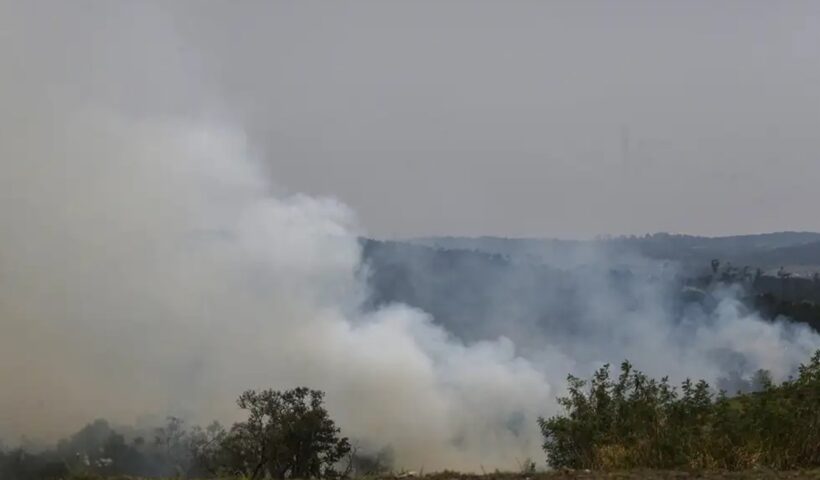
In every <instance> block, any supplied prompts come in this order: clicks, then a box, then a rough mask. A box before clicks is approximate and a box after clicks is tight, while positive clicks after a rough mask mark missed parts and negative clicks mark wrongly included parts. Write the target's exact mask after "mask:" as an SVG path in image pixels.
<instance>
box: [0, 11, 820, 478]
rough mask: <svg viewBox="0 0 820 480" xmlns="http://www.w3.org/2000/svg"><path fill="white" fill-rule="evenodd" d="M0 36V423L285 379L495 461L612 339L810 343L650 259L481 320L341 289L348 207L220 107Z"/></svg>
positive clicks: (618, 348) (429, 454)
mask: <svg viewBox="0 0 820 480" xmlns="http://www.w3.org/2000/svg"><path fill="white" fill-rule="evenodd" d="M159 25H162V23H161V22H160V23H159ZM160 30H161V29H160ZM15 35H16V34H15ZM20 35H22V34H20ZM6 48H8V47H6ZM31 48H32V49H35V48H36V46H31ZM17 53H18V54H19V52H17ZM10 58H13V59H14V60H13V62H12V63H13V66H14V68H13V69H12V73H11V74H10V75H9V76H7V77H6V80H4V82H6V83H5V84H4V85H2V86H3V88H0V92H2V93H0V96H1V97H0V98H2V99H3V100H4V103H5V104H6V105H9V106H11V108H10V109H4V112H3V113H2V114H1V116H0V127H2V128H0V385H2V390H0V436H2V437H4V438H10V439H16V438H20V437H21V436H23V435H26V436H30V437H33V438H43V439H54V438H57V437H59V436H61V435H65V434H67V433H69V432H72V431H74V430H76V429H77V428H78V427H79V426H81V425H82V424H84V423H85V422H87V421H89V420H91V419H93V418H97V417H105V418H109V419H112V420H115V421H117V422H123V423H131V422H135V421H137V420H139V418H141V417H142V416H144V415H146V414H156V415H163V414H166V413H173V414H177V415H181V416H184V417H186V418H189V419H191V420H192V421H200V422H202V421H207V420H210V419H212V418H217V419H220V420H222V421H231V420H233V419H235V418H236V415H237V414H238V412H237V411H236V409H235V408H234V403H233V401H234V398H235V397H236V395H238V394H239V393H240V392H241V391H243V390H245V389H247V388H268V387H271V388H289V387H293V386H297V385H308V386H310V387H312V388H318V389H322V390H325V391H326V392H327V401H328V404H329V408H330V410H331V413H332V415H333V417H334V418H336V419H337V420H338V422H339V424H340V426H341V427H342V428H343V430H344V433H345V434H346V435H348V436H350V437H352V438H354V439H359V440H361V441H363V442H365V443H366V444H367V445H371V446H372V447H373V448H381V447H383V446H390V447H392V448H393V450H394V451H395V452H396V457H397V463H398V464H399V465H400V466H405V467H408V468H421V467H424V468H425V469H426V470H435V469H443V468H456V469H464V470H477V469H479V468H481V466H483V467H486V468H494V467H498V468H515V467H516V465H517V462H518V461H519V460H521V459H523V458H525V457H528V456H529V457H533V458H540V457H541V451H540V441H541V440H540V438H539V434H538V431H537V426H536V422H535V418H536V417H537V416H538V415H549V414H551V413H555V412H556V411H557V406H556V403H555V396H556V395H558V394H560V393H561V390H562V388H563V385H564V382H563V380H564V376H565V375H566V374H567V373H569V372H575V373H581V374H583V373H585V372H588V371H590V370H591V369H592V368H595V367H597V366H599V365H600V364H601V363H602V362H605V361H619V360H621V359H623V358H629V359H630V360H632V361H633V362H634V363H635V364H636V365H638V366H639V367H644V368H646V369H647V370H649V371H650V373H658V374H667V373H669V374H671V375H672V376H673V379H681V378H683V377H685V376H687V375H690V376H697V377H705V378H707V379H710V380H715V379H717V378H719V377H720V376H721V375H723V374H725V373H726V368H727V366H730V367H731V368H733V369H736V370H738V372H739V373H740V374H741V376H744V375H745V376H748V375H749V374H751V372H753V371H754V370H756V369H757V368H761V367H762V368H769V369H771V370H773V373H774V374H775V375H776V376H783V375H786V374H788V372H789V371H791V369H792V368H793V367H794V365H796V363H797V362H799V361H801V360H803V359H805V358H806V357H807V356H808V353H809V352H810V351H811V350H813V349H814V348H817V347H818V346H820V338H818V336H817V335H816V334H814V333H811V332H809V331H808V330H806V329H805V328H804V327H800V326H787V325H786V324H781V323H777V324H770V323H766V322H764V321H762V320H761V319H759V318H758V317H757V316H756V315H754V314H753V313H750V312H745V311H743V309H742V307H741V306H740V304H739V302H738V301H737V300H736V298H735V297H736V295H735V294H734V293H733V292H731V291H725V292H719V293H718V295H717V307H716V308H715V309H713V310H709V311H700V310H694V311H688V312H685V314H684V315H677V314H675V313H674V312H673V311H672V309H671V308H670V307H669V304H668V292H667V291H666V289H665V285H666V284H665V283H664V282H652V281H649V280H640V279H637V280H633V281H631V282H629V283H628V284H626V285H625V286H624V287H618V288H614V287H613V286H612V285H611V284H610V283H606V282H605V281H604V280H603V276H601V275H599V274H598V273H599V272H596V271H592V272H588V273H587V274H585V275H583V276H582V277H580V279H579V282H581V283H582V284H583V285H584V289H583V292H584V296H583V298H582V300H581V301H582V303H583V306H584V308H583V310H582V315H579V316H577V317H574V318H572V319H564V322H561V321H560V320H561V319H553V320H554V321H551V322H549V323H548V324H546V325H541V324H539V325H528V326H526V330H525V329H524V328H523V327H524V326H522V325H519V324H515V323H511V324H510V326H509V327H508V328H507V330H506V331H504V332H501V331H496V332H494V333H497V334H496V335H486V336H485V337H484V338H477V339H476V338H467V337H466V336H464V335H459V334H458V332H457V331H452V330H449V329H448V328H446V325H444V324H442V323H441V322H440V321H437V320H436V319H434V318H432V317H431V316H430V315H428V314H427V313H425V312H424V311H421V310H418V309H414V308H411V307H409V306H406V305H402V304H391V305H386V306H383V307H381V308H377V309H364V308H362V305H363V304H365V303H366V299H367V298H368V295H369V292H368V288H367V282H366V281H365V280H366V279H367V278H368V275H370V274H372V272H371V271H369V268H368V265H367V264H364V263H363V262H362V260H361V247H360V244H359V242H358V238H359V236H360V235H363V234H364V233H365V231H364V230H363V228H362V227H361V226H360V225H358V224H357V220H356V216H355V214H354V212H352V211H351V210H350V209H349V208H347V207H346V206H344V205H343V204H341V203H340V202H338V201H336V200H334V199H332V198H317V197H312V196H306V195H300V194H291V193H288V192H286V191H284V190H282V188H281V187H277V186H276V185H274V184H272V183H271V182H270V181H268V178H271V173H270V172H268V171H267V170H266V169H264V168H263V167H262V166H261V165H262V163H261V162H259V161H258V158H256V154H255V153H254V151H253V145H252V144H251V143H250V142H249V141H248V139H247V138H245V137H244V135H243V134H242V129H241V128H235V127H233V126H232V125H230V122H218V121H209V120H202V116H201V115H200V116H193V115H182V114H178V113H177V112H170V113H169V111H168V110H169V109H163V108H159V107H157V106H156V105H158V104H160V103H162V100H157V99H156V98H153V97H152V96H151V95H150V89H148V90H144V91H143V90H140V91H138V96H139V97H144V98H146V99H147V100H146V102H147V103H145V104H142V105H141V107H140V108H135V104H132V103H131V102H124V103H119V102H112V101H110V99H111V98H119V97H120V96H123V95H124V91H125V90H123V92H119V93H117V92H114V93H112V91H111V90H105V92H106V94H105V95H102V96H97V95H95V94H93V93H89V92H91V91H92V90H93V89H90V90H87V89H86V88H85V87H82V86H83V85H85V84H84V83H83V82H81V81H78V82H77V83H75V84H66V85H56V84H55V85H52V82H51V79H53V78H61V77H60V76H59V75H58V76H57V77H51V76H50V74H51V73H54V71H53V70H52V69H53V68H56V67H54V65H53V64H50V63H48V62H43V63H37V62H36V61H34V63H33V65H35V66H38V68H35V69H34V72H33V73H32V71H31V70H28V69H25V68H23V63H24V58H23V56H20V55H16V56H15V55H12V56H11V57H10ZM35 60H36V59H35ZM168 63H169V65H170V64H173V63H174V62H172V61H169V62H168ZM40 67H42V68H40ZM84 74H88V73H87V72H86V73H84ZM89 75H90V76H91V77H92V78H94V75H93V73H92V74H89ZM143 75H144V77H143V76H141V77H140V78H146V79H147V78H149V77H150V75H147V74H144V73H143ZM184 77H185V76H184V75H171V74H169V78H173V79H175V80H174V81H179V80H178V79H179V78H184ZM117 78H119V77H117ZM43 79H45V80H43ZM120 80H121V79H120ZM57 83H59V82H57ZM173 83H174V82H170V80H169V85H170V84H173ZM183 84H185V83H184V82H183ZM49 85H52V86H53V89H49V88H47V87H48V86H49ZM90 85H92V86H93V85H96V83H95V82H92V83H91V84H90ZM124 85H133V84H131V83H128V82H125V83H124ZM6 87H9V88H6ZM80 87H82V88H80ZM123 88H124V87H123ZM165 98H168V97H167V94H166V96H161V99H165ZM135 103H140V102H135ZM181 103H185V102H182V101H181ZM180 108H182V107H180ZM153 109H156V112H159V113H155V112H146V110H148V111H151V110H153ZM171 110H174V109H171ZM226 123H227V125H226ZM273 178H275V172H273ZM374 201H378V199H374ZM397 215H398V212H397ZM598 260H600V264H601V265H602V267H601V268H604V267H603V266H604V265H606V264H607V262H608V261H609V260H608V259H606V258H604V257H601V258H600V259H598ZM642 278H643V277H642ZM510 281H511V282H513V281H515V280H514V279H512V278H511V279H510ZM623 288H625V289H626V293H624V290H623ZM547 298H552V299H554V301H555V302H556V303H557V302H561V298H560V296H559V295H555V294H554V292H553V294H552V296H548V297H547ZM515 301H516V298H514V297H512V298H498V299H497V303H499V304H505V305H507V306H510V307H512V306H511V305H510V303H512V302H515ZM522 308H523V307H522ZM502 310H503V309H502ZM494 321H495V322H498V324H502V323H503V322H504V318H497V319H495V320H494ZM519 327H521V328H519ZM477 328H478V326H477ZM485 331H489V332H493V330H492V329H486V330H485ZM533 332H536V333H537V335H536V334H535V333H533ZM524 337H531V338H533V339H537V342H536V341H531V342H529V343H527V344H526V345H524V344H523V342H522V341H521V340H520V339H522V338H524Z"/></svg>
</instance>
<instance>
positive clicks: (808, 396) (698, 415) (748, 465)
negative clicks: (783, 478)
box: [539, 351, 820, 471]
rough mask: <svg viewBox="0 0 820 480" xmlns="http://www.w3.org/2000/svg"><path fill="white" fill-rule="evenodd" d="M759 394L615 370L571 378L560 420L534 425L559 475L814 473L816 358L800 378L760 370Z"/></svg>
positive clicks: (819, 399) (818, 454) (818, 433)
mask: <svg viewBox="0 0 820 480" xmlns="http://www.w3.org/2000/svg"><path fill="white" fill-rule="evenodd" d="M756 383H757V384H758V386H759V387H760V391H758V392H756V393H750V394H744V395H737V396H734V397H728V396H727V395H726V394H725V392H720V393H718V394H717V395H714V394H713V393H712V390H711V388H710V386H709V385H708V384H707V383H706V382H704V381H700V382H697V383H693V382H691V381H689V380H687V381H685V382H684V383H683V384H682V385H681V387H680V389H677V388H674V387H672V386H671V385H670V384H669V381H668V379H667V378H663V379H661V380H660V381H658V380H655V379H650V378H648V377H647V376H646V375H644V374H643V373H641V372H639V371H636V370H634V369H633V367H632V365H630V364H629V362H624V363H623V364H622V365H621V371H620V375H619V376H618V378H617V380H612V379H611V378H610V370H609V366H608V365H606V366H604V367H603V368H601V369H600V370H598V371H597V372H596V373H595V375H594V376H593V377H592V379H590V380H589V381H584V380H580V379H578V378H575V377H573V376H570V377H569V394H568V395H567V396H566V397H563V398H561V399H559V401H560V403H561V405H562V406H563V407H564V408H565V414H563V415H558V416H554V417H551V418H548V419H545V418H540V419H539V424H540V427H541V431H542V433H543V435H544V450H545V452H546V453H547V458H548V462H549V464H550V465H551V466H553V467H556V468H562V467H566V468H573V469H592V470H622V469H635V468H649V469H709V470H730V471H738V470H745V469H752V468H770V469H776V470H788V469H803V468H811V467H817V466H820V408H818V407H820V351H818V352H817V353H816V354H815V355H814V356H813V357H812V358H811V360H810V361H809V363H808V364H806V365H801V366H800V368H799V372H798V376H797V378H792V379H789V380H787V381H785V382H783V383H782V384H779V385H775V384H773V383H772V382H771V380H770V378H769V376H768V374H767V373H766V372H764V371H761V372H759V373H758V376H757V378H756Z"/></svg>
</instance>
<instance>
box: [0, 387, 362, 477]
mask: <svg viewBox="0 0 820 480" xmlns="http://www.w3.org/2000/svg"><path fill="white" fill-rule="evenodd" d="M323 399H324V394H323V393H322V392H320V391H317V390H309V389H307V388H304V387H300V388H296V389H293V390H288V391H284V392H279V391H273V390H264V391H261V392H258V393H257V392H254V391H247V392H245V393H243V394H242V395H241V396H240V397H239V400H238V405H239V407H240V408H242V409H243V410H247V412H248V419H247V420H246V421H244V422H239V423H236V424H234V425H233V427H232V428H231V429H230V431H226V430H225V429H224V428H223V427H222V426H221V425H220V424H219V423H216V422H214V423H212V424H210V425H208V426H207V427H205V428H202V427H198V426H195V427H193V428H191V429H187V428H186V426H185V423H184V422H183V421H182V420H181V419H179V418H176V417H168V419H167V423H166V424H165V425H164V426H163V427H160V428H157V429H155V430H154V431H153V432H150V434H149V435H145V434H139V433H142V432H134V431H127V432H126V433H125V434H124V433H121V432H118V431H115V430H114V429H112V428H111V427H110V426H109V424H108V422H106V421H105V420H95V421H94V422H92V423H90V424H88V425H86V426H85V427H84V428H83V429H81V430H80V431H79V432H77V433H76V434H74V435H72V436H71V437H69V438H67V439H64V440H62V441H60V442H59V444H58V446H57V448H56V449H53V450H46V451H42V452H39V453H32V452H29V451H26V450H23V449H16V450H11V451H4V450H3V449H2V448H0V479H2V480H48V479H55V480H56V479H65V478H74V479H81V478H82V479H97V478H112V477H115V476H117V475H126V476H144V477H174V478H180V477H187V478H215V477H225V476H235V475H240V476H242V477H247V478H249V479H257V478H261V477H264V476H271V477H274V478H285V477H290V478H304V479H307V478H319V477H330V476H338V475H339V474H338V472H336V471H335V466H336V465H337V464H338V463H340V460H341V459H342V458H343V457H345V456H346V455H348V454H349V453H350V444H349V442H348V440H347V439H346V438H340V437H339V429H338V428H337V427H336V425H335V423H334V422H333V420H331V418H330V416H329V414H328V412H327V410H326V409H325V408H324V406H323ZM146 437H147V438H151V437H153V438H152V439H151V440H148V441H147V440H145V438H146ZM347 463H348V465H349V467H348V468H351V467H350V465H352V456H351V458H350V459H349V461H348V462H347Z"/></svg>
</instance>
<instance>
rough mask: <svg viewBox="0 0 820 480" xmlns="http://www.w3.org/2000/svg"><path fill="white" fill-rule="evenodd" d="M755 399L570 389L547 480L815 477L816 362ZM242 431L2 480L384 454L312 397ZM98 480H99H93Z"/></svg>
mask: <svg viewBox="0 0 820 480" xmlns="http://www.w3.org/2000/svg"><path fill="white" fill-rule="evenodd" d="M753 383H754V384H755V391H753V392H751V393H743V394H741V393H739V392H738V393H737V394H736V395H733V396H730V395H728V394H727V392H725V391H718V392H715V390H714V389H713V388H712V386H710V385H709V384H708V383H707V382H705V381H703V380H701V381H698V382H693V381H691V380H686V381H684V382H683V383H682V384H681V385H680V387H675V386H673V385H671V384H670V382H669V380H668V378H662V379H660V380H656V379H653V378H649V377H648V376H647V375H645V374H644V373H642V372H640V371H638V370H636V369H635V368H634V367H633V366H632V365H631V364H630V363H629V362H627V361H625V362H623V363H622V364H621V366H620V372H619V374H618V375H617V378H613V376H612V375H611V372H610V367H609V365H605V366H604V367H602V368H601V369H599V370H598V371H597V372H596V373H595V374H594V375H593V376H592V378H590V379H588V380H582V379H580V378H577V377H574V376H572V375H570V376H569V377H568V389H567V392H568V393H567V395H566V396H563V397H560V398H559V404H560V405H562V406H563V408H564V411H563V413H561V414H558V415H555V416H553V417H549V418H539V419H538V423H539V426H540V429H541V432H542V434H543V438H544V444H543V448H544V451H545V453H546V461H547V464H548V465H549V466H550V467H553V468H570V469H591V470H628V469H698V470H716V469H717V470H746V469H753V468H761V467H763V468H769V469H775V470H795V469H804V468H814V467H820V350H818V351H817V352H816V353H815V354H814V355H813V356H812V357H811V359H809V361H808V362H807V363H806V364H803V365H800V367H799V368H798V370H797V375H796V376H795V377H790V378H788V379H787V380H785V381H783V382H782V383H777V384H776V383H774V382H773V381H772V380H771V377H770V375H769V374H768V372H766V371H764V370H761V371H759V372H758V373H757V374H756V376H755V378H754V382H753ZM237 405H238V406H239V408H241V409H242V410H243V411H244V412H245V413H246V419H245V420H244V421H240V422H237V423H235V424H234V425H233V426H232V427H231V428H229V429H226V428H224V427H222V426H221V425H220V424H219V423H216V422H215V423H212V424H211V425H209V426H207V427H205V428H201V427H197V426H195V427H193V428H190V429H188V428H186V427H185V425H184V422H183V421H182V420H180V419H178V418H175V417H170V418H168V421H167V423H166V425H164V426H163V427H160V428H157V429H155V430H154V431H153V435H152V438H146V437H144V436H135V437H133V438H131V439H129V440H126V438H125V437H124V435H122V434H120V433H117V432H116V431H115V430H114V429H112V428H111V427H110V426H109V425H108V424H107V422H105V421H104V420H97V421H95V422H93V423H91V424H89V425H87V426H86V427H85V428H83V429H82V430H80V431H79V432H77V433H76V434H74V435H72V436H71V437H70V438H68V439H65V440H63V441H61V442H59V444H58V445H57V446H56V448H54V449H50V450H45V451H41V452H39V453H33V452H31V451H27V450H25V449H22V448H17V449H13V450H8V451H6V450H3V449H2V448H0V478H2V479H3V480H41V479H65V478H76V479H78V480H79V479H92V478H100V477H105V476H113V475H134V476H146V477H151V476H173V477H189V478H221V477H228V476H239V477H242V478H246V479H250V480H257V479H262V478H273V479H285V478H301V479H308V478H337V479H338V478H346V477H351V476H357V475H358V476H360V475H378V474H384V473H386V472H387V471H388V470H389V469H390V467H391V458H390V454H389V451H382V452H380V453H379V454H377V455H364V454H359V453H358V452H357V449H356V448H354V447H353V445H352V444H351V442H350V441H349V440H348V439H347V438H346V437H343V436H342V435H341V432H340V429H339V428H338V427H337V426H336V424H335V422H334V421H333V420H332V419H331V418H330V415H329V413H328V411H327V409H326V408H325V407H324V394H323V393H322V392H321V391H317V390H310V389H308V388H305V387H299V388H295V389H292V390H285V391H275V390H263V391H254V390H249V391H246V392H244V393H243V394H242V395H241V396H240V397H239V399H238V400H237ZM97 476H99V477H97Z"/></svg>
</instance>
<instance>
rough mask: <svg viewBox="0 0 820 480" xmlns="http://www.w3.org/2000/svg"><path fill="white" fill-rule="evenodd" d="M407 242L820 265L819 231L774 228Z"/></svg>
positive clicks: (521, 252) (514, 252) (518, 252)
mask: <svg viewBox="0 0 820 480" xmlns="http://www.w3.org/2000/svg"><path fill="white" fill-rule="evenodd" d="M407 242H408V243H412V244H416V245H425V246H430V247H435V248H443V249H456V250H475V251H479V252H485V253H496V254H502V255H507V256H511V257H519V256H534V257H540V258H545V259H548V260H549V259H552V258H555V257H559V258H560V257H561V256H563V255H566V254H567V253H568V252H572V251H575V250H577V249H584V248H587V249H589V248H595V249H597V250H602V251H607V252H610V253H613V254H624V253H631V252H633V253H638V254H641V255H643V256H645V257H649V258H653V259H659V260H673V261H678V262H681V263H684V264H686V265H706V264H708V263H709V262H710V261H711V260H712V259H714V258H718V259H721V260H723V261H725V262H731V263H733V264H735V265H750V266H754V267H760V268H766V269H769V268H779V267H780V266H793V267H800V266H808V267H814V268H818V267H819V266H820V233H814V232H777V233H765V234H758V235H736V236H728V237H698V236H692V235H673V234H668V233H656V234H652V235H644V236H625V237H608V238H599V239H596V240H589V241H582V240H557V239H526V238H525V239H522V238H502V237H426V238H416V239H410V240H407Z"/></svg>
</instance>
